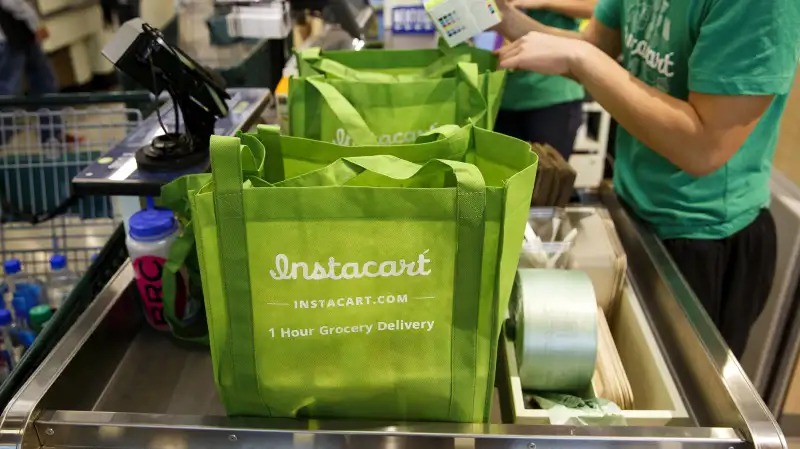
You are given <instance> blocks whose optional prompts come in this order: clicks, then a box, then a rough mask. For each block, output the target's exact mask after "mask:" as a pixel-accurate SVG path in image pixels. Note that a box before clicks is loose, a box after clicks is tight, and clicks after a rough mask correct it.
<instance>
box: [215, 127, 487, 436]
mask: <svg viewBox="0 0 800 449" xmlns="http://www.w3.org/2000/svg"><path fill="white" fill-rule="evenodd" d="M241 155H242V151H241V150H240V141H239V139H236V138H230V137H218V136H212V137H211V170H212V175H213V179H214V189H213V197H214V212H215V215H216V223H217V241H218V251H219V260H220V267H221V270H222V278H223V279H222V282H223V289H224V292H225V298H226V305H227V308H228V318H229V320H230V322H231V323H235V325H232V326H230V333H229V338H228V345H229V350H230V354H231V357H232V358H233V360H232V364H233V365H232V366H234V367H235V372H234V373H233V376H234V385H237V390H238V391H241V394H239V395H237V401H236V403H237V405H238V406H239V407H238V410H237V411H236V414H242V415H248V414H253V415H257V414H263V412H264V410H265V408H266V405H265V404H264V402H263V400H262V399H261V397H260V395H259V394H257V392H259V391H260V390H259V381H258V373H257V371H256V366H255V344H254V340H255V338H256V337H255V335H254V334H253V332H254V327H253V308H252V300H253V296H252V293H251V291H250V269H249V257H248V254H247V250H246V248H247V247H248V246H247V231H246V222H247V219H246V217H245V213H244V212H245V210H244V198H243V193H244V189H243V182H244V178H243V175H242V165H241V164H242V161H241ZM437 170H438V171H439V172H442V173H450V174H452V177H453V178H455V188H456V201H457V206H458V207H457V211H458V216H457V218H456V220H457V225H458V231H457V232H458V244H457V254H456V273H455V279H454V289H455V290H454V301H453V325H452V329H453V330H452V337H451V338H452V348H451V350H452V360H454V361H458V363H457V364H456V365H454V366H453V369H452V371H451V375H452V392H453V393H452V397H453V398H469V399H468V400H462V401H460V402H458V401H451V405H450V416H451V417H452V418H453V420H456V421H457V420H458V418H459V417H460V416H462V415H463V413H464V410H470V411H471V410H473V409H474V402H475V401H474V394H475V393H474V392H475V379H476V370H477V360H476V355H475V353H474V351H473V350H472V348H474V347H475V346H476V345H477V344H478V342H477V339H478V338H479V337H478V333H477V332H474V331H469V330H470V329H477V327H478V317H479V310H480V293H479V292H480V290H481V265H482V259H483V258H482V257H476V254H482V253H483V240H484V232H485V229H484V228H485V224H484V214H485V207H486V186H485V182H484V180H483V176H482V175H481V173H480V171H479V170H478V168H477V167H475V166H474V165H472V164H468V163H464V162H456V161H445V160H432V161H429V162H428V163H426V164H425V165H423V166H419V165H417V164H413V163H410V162H407V161H404V160H402V159H399V158H396V157H393V156H366V157H355V158H346V159H344V160H341V161H337V162H336V163H334V164H331V165H330V166H328V167H325V168H322V169H320V170H317V171H316V172H311V173H309V174H306V175H302V176H299V177H297V178H294V179H292V180H287V181H284V182H281V183H278V184H277V185H275V187H273V188H281V187H292V186H297V185H298V184H299V186H308V185H313V182H316V181H317V180H320V181H321V183H322V184H324V185H341V183H342V182H345V183H346V182H347V181H348V180H352V179H354V178H355V177H356V176H358V175H359V174H362V173H364V172H365V171H371V172H373V173H376V174H379V175H382V176H386V177H388V178H391V179H395V180H404V179H412V178H414V177H415V176H423V175H427V174H430V173H431V172H435V171H437ZM325 174H327V175H332V176H321V175H325ZM313 178H316V179H313ZM446 178H448V177H447V176H446V177H445V179H446ZM303 180H305V182H303ZM265 207H269V205H266V206H265ZM472 415H473V413H470V416H472Z"/></svg>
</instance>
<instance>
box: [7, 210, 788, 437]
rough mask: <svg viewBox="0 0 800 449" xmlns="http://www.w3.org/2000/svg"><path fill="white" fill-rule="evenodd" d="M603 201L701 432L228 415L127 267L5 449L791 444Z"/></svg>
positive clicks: (672, 280)
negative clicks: (160, 324)
mask: <svg viewBox="0 0 800 449" xmlns="http://www.w3.org/2000/svg"><path fill="white" fill-rule="evenodd" d="M603 201H604V202H605V205H606V206H607V207H608V209H609V212H610V213H611V215H612V217H613V218H614V221H615V223H616V226H617V230H618V232H619V234H620V237H621V241H622V243H623V246H624V247H625V250H626V252H627V255H628V259H629V266H630V267H631V268H630V273H629V277H630V278H631V279H633V284H634V285H633V287H634V289H635V290H636V292H637V296H638V297H640V298H643V300H642V301H640V302H641V303H642V304H641V306H642V309H643V310H644V312H645V314H646V317H647V320H648V321H649V323H650V324H651V326H652V328H653V330H654V331H655V334H656V336H657V340H658V343H659V345H661V347H662V349H663V352H664V353H665V354H666V358H667V359H668V360H667V362H668V365H669V368H670V370H671V372H672V374H673V375H674V380H675V383H676V385H677V386H678V388H679V390H680V392H681V394H682V396H683V400H684V402H685V404H686V406H687V408H688V409H689V414H690V416H691V420H690V421H691V422H693V423H694V425H692V426H687V424H686V423H681V424H682V425H684V427H667V426H665V427H571V426H520V425H510V424H467V425H461V424H445V423H403V424H397V425H391V426H389V425H387V423H385V422H384V423H377V422H352V421H302V420H287V419H250V418H228V417H226V416H225V414H224V411H223V408H222V406H221V404H220V402H219V399H218V398H217V395H216V391H215V389H214V383H213V373H212V367H211V360H210V355H209V354H208V352H207V350H206V349H204V348H201V347H192V346H185V345H183V344H180V343H176V342H174V341H173V340H171V339H170V338H169V337H167V336H165V335H163V334H160V333H156V332H154V331H151V330H150V329H149V328H147V327H146V325H145V324H144V322H143V320H142V318H141V316H140V314H139V312H138V310H139V309H138V307H137V305H136V303H135V302H134V297H133V296H132V295H131V294H130V292H131V291H132V290H130V286H131V280H132V278H133V270H132V269H131V267H130V265H125V266H124V267H123V268H122V269H121V270H120V271H119V273H118V274H117V276H116V277H115V278H114V279H113V280H112V281H111V282H110V283H109V284H108V285H107V287H106V288H105V289H104V290H103V291H102V292H101V293H100V294H99V296H98V297H97V299H96V300H95V301H94V303H93V304H92V305H91V306H90V308H89V309H88V310H87V311H86V313H85V314H84V315H83V316H82V317H81V318H80V319H79V320H78V322H77V323H76V324H75V326H74V327H73V328H72V329H71V330H70V332H68V333H67V335H66V336H65V338H64V339H63V340H62V342H61V343H60V344H59V345H58V346H57V347H56V348H55V350H54V351H53V352H52V353H51V355H50V357H49V358H48V359H47V360H46V361H45V362H44V363H43V364H42V365H41V366H40V368H39V370H38V371H37V372H36V373H35V374H34V375H33V376H32V378H31V379H30V381H29V382H28V383H27V384H26V385H25V386H24V387H23V388H22V389H21V390H20V392H19V393H18V394H17V396H16V397H15V398H14V399H13V400H12V401H11V404H10V405H9V407H8V409H7V410H6V411H5V413H4V414H3V416H2V423H0V447H26V448H27V447H41V446H45V447H57V448H61V447H63V448H67V447H90V448H128V447H130V448H143V447H146V448H206V447H208V448H250V447H275V448H301V447H302V448H312V447H314V448H320V449H322V448H325V449H327V448H336V449H339V448H342V449H344V448H359V449H361V448H364V449H370V448H384V447H386V448H389V447H392V448H404V447H408V448H429V447H430V448H455V447H459V448H461V447H464V448H471V447H475V448H527V449H535V448H537V447H538V448H540V449H541V448H548V449H549V448H560V447H587V448H589V447H591V448H598V447H611V446H626V447H641V446H650V447H663V448H677V447H708V448H719V449H733V448H744V447H757V448H764V449H772V448H781V447H786V442H785V439H784V438H783V436H782V435H781V433H780V431H779V429H778V428H777V425H776V424H775V422H774V420H773V419H772V417H771V416H770V414H769V412H768V411H767V409H766V407H765V405H764V403H763V402H762V401H761V400H760V399H759V398H758V396H757V394H756V393H755V390H754V388H753V386H752V385H751V384H750V382H749V381H748V380H747V378H746V377H745V375H744V373H743V371H742V369H741V367H740V366H739V364H738V363H737V362H736V361H735V360H734V359H733V358H732V357H731V356H730V354H729V352H728V350H727V348H726V347H725V344H724V343H723V341H722V339H721V337H720V336H719V334H718V333H717V331H716V330H715V329H714V327H713V325H712V324H711V322H710V320H709V318H708V317H707V316H706V315H705V313H704V312H703V311H702V309H701V307H700V305H699V303H698V301H697V300H696V299H695V298H694V296H693V295H692V294H691V292H690V291H689V289H688V288H687V287H686V286H685V285H684V283H683V282H682V281H681V279H680V276H679V275H678V272H677V270H676V269H675V267H674V266H672V264H671V263H670V261H669V259H668V257H667V256H666V253H665V252H664V249H663V248H662V247H661V245H660V243H659V241H658V240H657V239H656V238H655V237H654V236H653V235H652V234H651V233H650V232H649V231H648V230H647V229H645V228H644V227H643V226H642V225H641V224H639V223H637V222H635V221H634V220H632V219H631V218H630V216H629V215H628V214H627V213H626V212H625V210H624V209H623V208H622V207H621V206H620V205H619V203H618V202H617V200H616V198H615V197H614V196H613V195H606V196H605V197H604V198H603ZM501 402H502V398H501Z"/></svg>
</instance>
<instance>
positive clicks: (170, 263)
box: [161, 133, 266, 344]
mask: <svg viewBox="0 0 800 449" xmlns="http://www.w3.org/2000/svg"><path fill="white" fill-rule="evenodd" d="M239 134H240V135H239V137H240V138H241V140H242V142H244V143H245V144H246V145H245V146H242V147H241V151H242V153H243V154H242V174H243V176H244V178H245V179H251V178H255V179H258V178H261V177H263V176H264V175H265V173H264V169H265V166H266V159H265V158H266V151H265V148H264V146H263V145H262V144H261V142H260V141H259V140H258V139H257V138H256V137H255V136H250V135H247V134H241V133H239ZM211 180H212V175H211V174H210V173H202V174H197V175H189V176H184V177H181V178H178V179H176V180H175V181H173V182H171V183H169V184H167V185H165V186H163V187H162V188H161V202H162V205H164V206H165V207H167V208H169V209H171V210H172V211H174V212H176V213H178V214H181V215H183V216H184V217H186V218H188V217H189V211H190V206H189V199H188V195H189V192H190V191H197V190H200V189H202V188H203V187H204V186H206V185H208V184H209V183H210V182H211ZM194 248H195V240H194V230H193V228H192V222H191V221H188V222H187V223H186V225H185V226H184V228H183V233H182V234H181V235H180V236H179V237H178V238H177V239H176V240H175V242H174V243H173V244H172V246H171V247H170V250H169V255H168V257H167V261H166V263H165V264H164V274H163V276H162V280H161V282H162V284H161V286H162V301H163V304H164V319H166V321H167V324H169V327H170V331H172V334H173V335H174V336H175V337H176V338H178V339H180V340H184V341H189V342H193V343H202V344H208V326H207V324H206V322H205V320H200V319H195V320H192V321H191V322H188V323H187V322H185V321H184V320H182V319H180V318H179V317H178V315H177V310H176V307H175V295H176V292H177V284H176V281H177V276H178V273H179V272H180V270H181V268H182V267H183V266H185V265H187V261H188V260H189V257H190V256H191V255H192V253H193V252H194ZM195 257H196V256H195ZM187 273H188V275H189V279H188V280H187V281H188V282H189V285H191V282H196V281H198V279H197V276H199V272H193V271H192V270H187ZM186 293H187V295H191V289H187V292H186ZM200 312H202V311H200ZM198 313H199V312H198Z"/></svg>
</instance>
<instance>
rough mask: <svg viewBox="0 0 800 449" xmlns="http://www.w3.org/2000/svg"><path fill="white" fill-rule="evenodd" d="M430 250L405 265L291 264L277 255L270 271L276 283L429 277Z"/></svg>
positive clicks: (393, 262) (402, 261)
mask: <svg viewBox="0 0 800 449" xmlns="http://www.w3.org/2000/svg"><path fill="white" fill-rule="evenodd" d="M428 251H429V250H425V251H424V252H423V253H422V254H420V255H419V256H418V257H417V259H416V261H414V262H406V260H405V259H400V260H385V261H383V262H375V261H367V262H364V263H363V264H361V263H358V262H345V263H341V262H337V261H336V258H335V257H331V258H329V259H328V262H327V263H325V262H313V263H306V262H290V261H289V257H288V256H286V254H278V255H276V256H275V269H273V270H269V275H270V276H272V279H275V280H276V281H284V280H290V279H300V278H302V279H305V280H308V281H312V280H313V281H318V280H322V279H333V280H339V279H361V278H364V277H367V278H377V277H396V276H403V275H405V276H428V275H429V274H431V270H429V269H426V268H427V266H426V265H427V264H429V263H430V262H431V261H430V259H428Z"/></svg>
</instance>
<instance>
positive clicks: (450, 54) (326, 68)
mask: <svg viewBox="0 0 800 449" xmlns="http://www.w3.org/2000/svg"><path fill="white" fill-rule="evenodd" d="M297 56H298V58H300V59H302V60H303V62H305V63H307V64H308V65H309V66H310V67H311V68H313V69H314V71H316V72H318V73H321V74H324V75H326V76H327V77H329V78H337V79H343V80H348V81H360V82H364V83H393V82H407V81H418V80H424V79H433V78H441V77H443V76H445V75H447V74H449V73H452V72H454V71H455V70H456V67H457V66H458V63H460V62H470V60H471V57H470V55H469V53H466V52H463V51H462V52H459V51H453V50H452V49H450V48H447V49H446V50H443V51H442V57H440V58H438V59H437V60H436V61H434V62H433V63H431V64H430V65H428V66H427V67H424V68H422V69H420V70H419V71H418V72H417V73H413V74H403V75H391V74H388V73H381V72H374V71H370V70H359V69H354V68H352V67H348V66H346V65H344V64H342V63H341V62H338V61H334V60H332V59H328V58H325V57H323V56H322V54H321V52H320V49H319V48H310V49H306V50H303V51H300V52H298V53H297ZM301 76H302V75H301Z"/></svg>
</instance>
